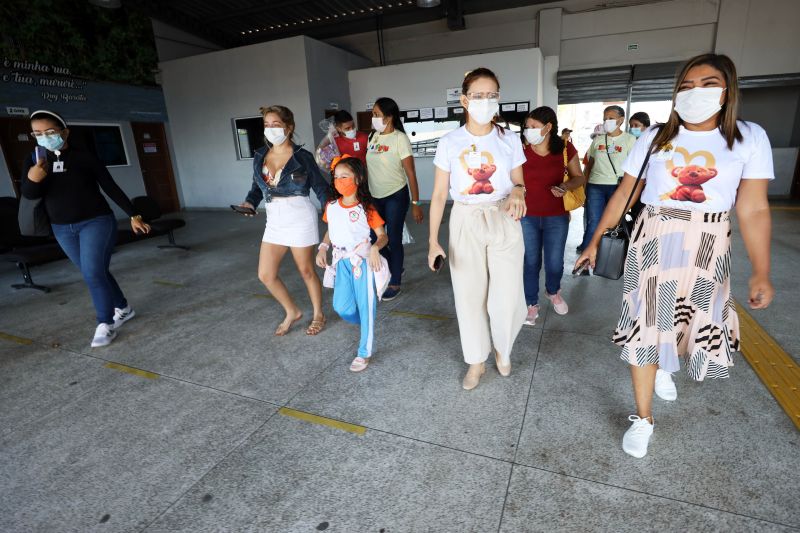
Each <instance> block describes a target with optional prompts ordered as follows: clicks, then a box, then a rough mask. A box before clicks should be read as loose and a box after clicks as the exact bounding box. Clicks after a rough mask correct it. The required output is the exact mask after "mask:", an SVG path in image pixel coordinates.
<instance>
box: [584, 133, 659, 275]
mask: <svg viewBox="0 0 800 533" xmlns="http://www.w3.org/2000/svg"><path fill="white" fill-rule="evenodd" d="M652 151H653V147H652V145H651V146H649V147H648V149H647V156H645V158H644V163H642V168H640V169H639V175H638V176H637V177H636V182H635V183H634V184H633V189H631V194H630V196H628V201H627V202H625V209H623V210H622V216H621V217H619V222H617V225H616V226H615V227H613V228H609V229H607V230H606V231H605V233H603V236H602V237H601V238H600V245H599V246H598V247H597V256H596V257H595V264H594V274H595V275H596V276H603V277H604V278H608V279H619V278H621V277H622V273H623V271H624V269H625V257H626V255H627V253H628V242H629V241H630V239H631V234H630V231H629V230H628V224H627V222H626V221H625V215H627V214H628V207H629V206H630V205H631V200H632V199H633V195H634V194H635V193H636V188H637V187H638V186H639V182H640V181H641V180H642V175H643V174H644V169H645V168H647V163H648V162H649V161H650V153H651V152H652Z"/></svg>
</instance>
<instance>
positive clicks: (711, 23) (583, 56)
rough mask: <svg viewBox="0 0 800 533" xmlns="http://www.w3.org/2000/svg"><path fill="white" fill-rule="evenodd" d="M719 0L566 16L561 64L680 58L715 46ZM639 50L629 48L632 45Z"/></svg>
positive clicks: (577, 66)
mask: <svg viewBox="0 0 800 533" xmlns="http://www.w3.org/2000/svg"><path fill="white" fill-rule="evenodd" d="M718 2H719V0H671V1H667V2H656V3H650V4H646V5H634V6H627V7H618V8H611V9H601V10H592V11H586V12H582V13H575V14H564V16H563V18H562V22H561V57H560V59H559V63H560V68H561V69H564V70H571V69H581V68H599V67H605V66H616V65H633V64H636V63H658V62H662V61H679V60H682V59H687V58H689V57H691V56H693V55H696V54H700V53H704V52H709V51H711V50H713V48H714V30H715V25H716V20H717V9H718ZM633 43H636V44H638V45H639V49H638V50H635V51H628V49H627V47H628V44H633Z"/></svg>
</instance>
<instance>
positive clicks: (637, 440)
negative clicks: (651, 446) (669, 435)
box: [622, 415, 653, 459]
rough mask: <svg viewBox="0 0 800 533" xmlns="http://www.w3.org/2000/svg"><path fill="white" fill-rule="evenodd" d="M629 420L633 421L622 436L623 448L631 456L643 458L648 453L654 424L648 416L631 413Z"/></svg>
mask: <svg viewBox="0 0 800 533" xmlns="http://www.w3.org/2000/svg"><path fill="white" fill-rule="evenodd" d="M628 420H630V421H631V422H633V424H631V427H629V428H628V431H626V432H625V435H624V436H623V437H622V450H623V451H624V452H625V453H627V454H628V455H630V456H633V457H636V458H637V459H641V458H642V457H644V456H645V455H647V444H648V443H649V442H650V437H651V436H652V435H653V424H651V423H650V421H649V420H647V419H646V418H639V417H638V416H636V415H631V416H629V417H628Z"/></svg>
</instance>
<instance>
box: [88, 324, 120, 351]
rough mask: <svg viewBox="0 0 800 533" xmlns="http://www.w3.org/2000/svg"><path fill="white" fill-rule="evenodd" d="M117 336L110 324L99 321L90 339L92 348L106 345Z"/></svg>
mask: <svg viewBox="0 0 800 533" xmlns="http://www.w3.org/2000/svg"><path fill="white" fill-rule="evenodd" d="M116 336H117V332H116V331H114V327H113V326H112V325H111V324H106V323H101V324H98V325H97V329H96V330H94V338H93V339H92V348H99V347H100V346H108V345H109V344H111V341H113V340H114V338H115V337H116Z"/></svg>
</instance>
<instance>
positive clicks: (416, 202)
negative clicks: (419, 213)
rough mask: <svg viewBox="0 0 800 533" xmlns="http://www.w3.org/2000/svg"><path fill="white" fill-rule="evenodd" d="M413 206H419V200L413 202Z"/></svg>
mask: <svg viewBox="0 0 800 533" xmlns="http://www.w3.org/2000/svg"><path fill="white" fill-rule="evenodd" d="M411 204H412V205H419V200H411Z"/></svg>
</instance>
